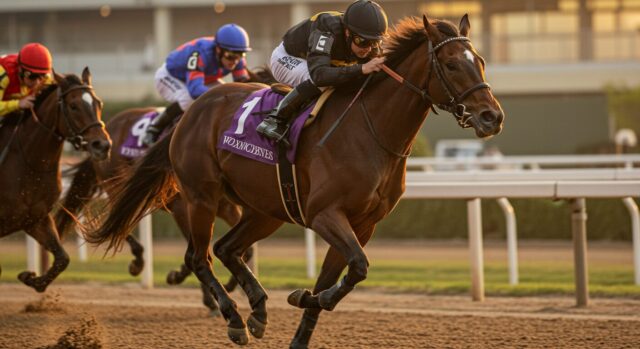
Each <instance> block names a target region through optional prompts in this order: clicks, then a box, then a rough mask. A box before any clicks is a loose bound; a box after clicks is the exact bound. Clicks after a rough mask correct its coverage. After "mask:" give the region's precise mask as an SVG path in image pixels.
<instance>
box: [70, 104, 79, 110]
mask: <svg viewBox="0 0 640 349" xmlns="http://www.w3.org/2000/svg"><path fill="white" fill-rule="evenodd" d="M69 108H71V110H73V111H76V110H78V106H77V105H75V103H73V104H69Z"/></svg>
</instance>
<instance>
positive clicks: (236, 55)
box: [222, 50, 247, 61]
mask: <svg viewBox="0 0 640 349" xmlns="http://www.w3.org/2000/svg"><path fill="white" fill-rule="evenodd" d="M246 55H247V54H246V52H241V51H226V50H225V51H224V52H223V53H222V58H226V59H228V60H230V61H237V60H239V59H242V58H244V57H245V56H246Z"/></svg>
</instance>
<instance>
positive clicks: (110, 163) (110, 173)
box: [55, 67, 276, 315]
mask: <svg viewBox="0 0 640 349" xmlns="http://www.w3.org/2000/svg"><path fill="white" fill-rule="evenodd" d="M249 76H250V79H249V82H262V83H266V84H272V83H275V82H276V81H275V79H274V78H273V75H271V71H270V70H269V69H267V68H264V67H258V68H256V69H253V70H250V71H249ZM156 109H157V108H156V107H147V108H132V109H127V110H124V111H122V112H120V113H118V114H116V115H115V116H114V117H113V118H111V119H110V120H109V122H107V125H106V128H107V132H108V133H109V135H110V136H111V140H112V142H113V149H114V151H113V152H112V153H111V157H110V158H109V160H107V161H102V162H94V161H92V160H91V159H90V158H87V159H85V160H84V161H81V162H79V163H78V164H76V165H74V166H73V167H72V168H71V169H69V170H68V172H67V173H71V174H72V180H71V186H70V187H69V190H68V191H67V193H66V195H65V196H64V198H62V203H61V206H62V207H63V209H60V210H58V212H57V213H56V215H55V221H56V226H57V228H58V232H59V233H60V238H61V239H62V237H63V236H64V234H65V233H66V232H67V231H68V230H69V229H71V228H72V227H73V226H74V224H75V222H76V217H75V216H77V215H78V214H79V213H80V212H81V211H82V210H83V209H84V208H85V206H86V205H87V204H88V203H89V201H90V200H92V199H93V198H95V197H97V196H98V194H99V193H100V192H101V190H104V191H105V192H106V193H107V195H109V194H110V193H109V188H110V186H109V185H108V183H109V181H111V180H113V179H115V178H117V177H118V176H119V175H121V174H122V173H123V172H124V171H125V170H126V169H127V168H129V167H130V166H132V164H133V163H134V160H135V158H133V157H129V156H123V155H122V154H121V153H120V151H119V150H120V147H121V146H122V145H123V144H124V143H125V142H126V141H127V138H128V137H129V133H130V131H131V130H133V129H135V130H138V131H139V132H138V134H137V135H136V136H138V137H142V136H143V135H144V130H145V127H144V126H143V127H137V126H136V124H137V123H144V122H145V121H146V122H147V126H148V120H143V118H142V116H143V115H146V114H147V113H150V112H153V111H156ZM103 183H105V184H106V185H102V184H103ZM163 208H165V209H166V210H168V211H169V212H170V213H171V214H172V216H173V217H174V219H175V221H176V222H177V224H178V227H179V228H180V231H181V232H182V233H183V234H184V235H185V237H186V238H187V240H188V239H189V238H188V235H187V231H188V230H187V225H186V224H187V223H186V218H185V217H184V212H185V209H184V205H183V201H182V200H181V199H180V198H179V197H177V196H176V199H175V200H172V201H171V202H169V203H168V204H167V205H166V207H163ZM217 215H218V217H220V218H222V219H224V220H225V221H226V222H227V223H228V224H229V226H234V225H235V224H236V223H237V222H238V221H239V220H240V208H239V207H238V206H237V205H235V204H233V203H231V202H229V201H228V200H223V201H221V202H220V205H219V207H218V212H217ZM126 241H127V243H128V244H129V246H130V248H131V252H132V253H133V255H134V259H133V260H132V261H131V262H130V263H129V273H130V274H131V275H133V276H136V275H138V274H140V273H141V272H142V269H143V268H144V258H143V252H144V247H143V246H142V244H140V242H139V241H138V240H137V239H136V238H135V237H134V236H133V235H129V236H127V239H126ZM252 255H253V248H250V249H249V250H248V251H247V253H246V254H245V260H246V261H248V260H249V259H250V258H251V256H252ZM190 274H191V270H189V268H187V267H186V266H185V265H182V266H181V267H180V268H179V269H178V270H172V271H170V272H169V274H167V283H169V284H171V285H177V284H180V283H182V282H183V281H184V280H185V279H186V278H187V277H188V276H189V275H190ZM236 284H237V283H236V281H235V278H233V277H231V278H230V279H229V281H228V282H227V284H226V285H225V288H226V289H227V290H228V291H229V292H231V291H232V290H233V289H234V288H235V286H236ZM202 301H203V303H204V304H205V306H207V307H208V308H209V309H210V310H211V314H212V315H217V314H219V311H218V304H217V303H216V302H215V300H214V299H213V297H212V295H211V293H210V292H209V291H208V288H207V287H206V286H203V299H202Z"/></svg>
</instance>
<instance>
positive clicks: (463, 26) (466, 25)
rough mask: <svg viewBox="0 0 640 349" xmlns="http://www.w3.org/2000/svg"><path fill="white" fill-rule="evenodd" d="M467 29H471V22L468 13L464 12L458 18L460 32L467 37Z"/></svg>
mask: <svg viewBox="0 0 640 349" xmlns="http://www.w3.org/2000/svg"><path fill="white" fill-rule="evenodd" d="M469 31H471V23H470V22H469V15H468V14H466V13H465V14H464V16H462V19H461V20H460V34H461V35H462V36H466V37H469Z"/></svg>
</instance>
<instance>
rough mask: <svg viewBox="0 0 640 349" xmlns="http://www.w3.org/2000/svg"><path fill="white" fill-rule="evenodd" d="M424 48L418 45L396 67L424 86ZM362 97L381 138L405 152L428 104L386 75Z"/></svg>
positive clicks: (425, 73)
mask: <svg viewBox="0 0 640 349" xmlns="http://www.w3.org/2000/svg"><path fill="white" fill-rule="evenodd" d="M426 52H427V49H426V44H422V45H420V46H419V47H418V48H416V49H415V50H414V51H413V52H412V53H411V54H409V56H408V57H407V58H405V60H404V61H403V62H401V63H400V64H399V65H398V66H397V67H396V69H395V71H396V72H397V73H398V74H400V75H401V76H402V77H404V79H406V80H407V81H410V82H411V83H412V84H414V85H415V86H418V87H420V88H423V87H424V86H426V83H427V78H428V74H429V71H428V69H430V66H429V65H428V63H427V57H428V56H427V54H426ZM364 100H365V105H366V109H367V112H368V113H369V115H370V116H371V122H372V125H373V128H374V129H375V130H376V133H377V134H378V138H379V140H380V142H381V143H382V144H385V145H387V148H388V149H390V150H393V151H394V152H397V153H400V154H407V153H408V152H409V151H410V149H411V145H412V144H413V141H414V139H415V138H416V135H417V134H418V132H419V131H420V127H421V126H422V124H423V122H424V120H425V118H426V116H427V111H428V110H429V108H431V105H430V104H427V103H426V102H425V101H424V100H423V99H422V96H421V95H419V94H418V93H416V92H414V91H412V90H410V89H409V88H407V87H405V86H403V85H401V84H400V83H398V82H397V81H396V80H394V79H393V78H391V77H389V76H387V77H386V78H385V79H384V80H383V81H380V82H379V83H378V84H377V85H376V86H374V88H372V89H371V91H370V92H369V93H366V92H365V95H364Z"/></svg>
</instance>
